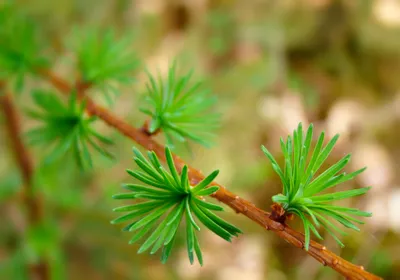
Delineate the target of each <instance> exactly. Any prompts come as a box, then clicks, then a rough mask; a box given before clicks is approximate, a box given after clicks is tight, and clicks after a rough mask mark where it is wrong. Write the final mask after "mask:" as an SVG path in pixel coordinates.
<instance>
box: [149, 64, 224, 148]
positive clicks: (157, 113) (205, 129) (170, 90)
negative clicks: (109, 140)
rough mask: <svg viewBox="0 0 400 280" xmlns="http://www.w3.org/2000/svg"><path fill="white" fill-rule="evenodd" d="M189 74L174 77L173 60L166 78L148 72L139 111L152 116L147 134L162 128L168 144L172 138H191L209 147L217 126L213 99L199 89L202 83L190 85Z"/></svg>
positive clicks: (183, 140)
mask: <svg viewBox="0 0 400 280" xmlns="http://www.w3.org/2000/svg"><path fill="white" fill-rule="evenodd" d="M191 76H192V72H189V73H188V74H186V75H183V76H177V74H176V64H175V63H173V65H172V66H171V67H170V68H169V71H168V77H167V78H166V79H165V80H163V79H162V78H161V77H160V76H158V78H155V77H153V76H152V75H151V74H149V80H150V83H149V84H147V95H146V98H145V106H143V107H142V108H141V111H142V112H143V113H145V114H147V115H149V116H150V117H151V122H150V133H153V132H155V131H156V130H158V129H161V130H162V132H163V133H164V135H165V137H166V139H167V143H168V145H169V146H173V143H174V139H175V140H178V141H180V142H186V141H187V140H188V139H190V140H192V141H195V142H197V143H200V144H202V145H204V146H206V147H209V146H210V145H211V144H212V142H213V139H214V133H213V132H214V131H215V129H216V128H217V127H218V126H219V118H220V116H219V114H216V113H215V112H214V111H213V106H214V104H215V102H216V98H215V97H212V96H210V95H209V94H208V92H207V91H206V90H204V89H202V88H201V85H202V83H201V82H197V83H195V84H190V78H191Z"/></svg>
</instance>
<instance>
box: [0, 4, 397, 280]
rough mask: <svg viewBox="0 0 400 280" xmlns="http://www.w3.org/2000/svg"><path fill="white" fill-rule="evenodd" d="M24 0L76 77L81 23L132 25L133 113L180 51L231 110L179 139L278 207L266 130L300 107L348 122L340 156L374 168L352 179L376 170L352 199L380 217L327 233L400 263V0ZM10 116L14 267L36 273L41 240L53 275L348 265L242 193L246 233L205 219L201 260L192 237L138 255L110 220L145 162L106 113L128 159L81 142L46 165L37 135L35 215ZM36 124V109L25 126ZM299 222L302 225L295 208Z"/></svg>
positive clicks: (372, 267)
mask: <svg viewBox="0 0 400 280" xmlns="http://www.w3.org/2000/svg"><path fill="white" fill-rule="evenodd" d="M16 2H17V3H18V4H17V5H19V7H20V8H21V9H22V10H24V11H26V12H27V13H28V14H29V15H30V16H31V17H32V18H33V19H34V20H35V23H37V25H38V26H39V27H40V29H41V31H42V32H43V34H45V35H46V36H45V38H46V39H47V40H48V43H47V47H48V54H49V56H50V57H52V58H53V62H54V71H55V72H56V73H58V74H59V75H61V76H62V77H64V78H65V79H66V80H68V81H73V80H74V79H75V78H76V76H77V72H76V67H75V64H74V58H73V56H72V55H71V53H70V51H69V49H68V40H69V39H68V38H70V33H71V31H72V30H73V28H74V27H78V28H79V27H87V26H90V27H95V28H102V29H106V28H109V27H113V28H115V29H116V30H117V31H118V33H120V34H124V33H131V34H132V36H133V38H134V40H133V44H132V49H134V50H135V51H136V52H137V54H138V57H139V58H140V59H141V61H142V66H141V68H140V69H139V71H138V72H137V73H136V76H137V82H136V83H135V84H134V85H133V86H131V87H124V88H121V94H120V95H119V96H118V98H116V100H115V103H114V104H113V105H112V106H111V110H113V111H114V112H115V113H116V114H117V115H118V116H120V117H122V118H124V119H125V120H127V121H128V122H129V123H131V124H132V125H135V126H140V125H142V124H143V122H144V121H145V117H144V115H143V114H141V113H140V112H139V111H138V105H139V103H140V101H141V98H142V96H143V93H144V92H145V82H146V75H145V72H144V71H143V70H145V69H149V70H150V71H151V72H154V71H156V69H159V70H160V72H161V73H164V74H165V73H166V71H167V70H168V64H169V63H170V62H172V61H173V59H175V58H177V59H178V62H179V67H180V68H181V69H194V70H195V76H196V77H201V78H204V79H205V81H206V84H207V86H208V87H209V88H210V89H211V91H212V92H213V93H214V94H215V95H217V96H218V98H219V102H218V110H219V111H220V112H222V114H223V123H222V127H221V129H220V130H219V132H218V142H217V144H216V145H215V146H214V147H213V148H211V149H206V148H202V147H199V146H198V145H191V151H190V152H188V150H187V149H186V148H184V147H179V148H178V150H177V153H178V154H179V155H181V156H182V157H183V158H184V159H185V160H186V161H187V162H188V163H190V164H192V165H193V166H195V167H197V168H199V169H200V170H202V171H204V173H208V172H210V171H212V170H214V169H220V171H221V172H220V175H219V177H218V182H220V183H222V184H224V185H226V186H227V187H228V188H229V189H230V190H232V191H233V192H235V193H237V194H238V195H240V196H242V197H244V198H246V199H248V200H250V201H252V202H254V203H255V204H256V205H257V206H258V207H260V208H263V209H266V210H267V211H268V210H269V207H270V205H271V196H272V195H274V194H276V193H279V192H280V191H281V186H280V181H279V178H278V176H277V175H275V174H274V173H273V172H272V169H271V166H270V164H269V163H268V161H267V159H266V158H265V156H264V155H263V154H262V152H261V150H260V145H262V144H263V145H266V146H267V147H268V148H269V149H270V150H271V151H272V152H273V154H274V155H279V137H281V136H286V135H287V134H289V133H290V132H291V131H292V130H293V129H294V128H295V127H296V126H297V124H298V123H299V122H303V124H305V125H308V124H309V123H310V122H312V123H314V125H315V126H316V130H317V132H320V131H322V130H326V132H327V134H328V135H329V136H333V135H334V134H335V133H340V134H341V138H340V140H339V143H338V145H337V147H336V148H335V150H334V152H333V154H332V155H331V157H330V160H328V164H329V161H330V163H332V162H334V161H337V160H338V159H339V158H341V157H342V156H343V155H344V154H345V153H352V155H353V159H352V162H351V164H350V165H351V166H350V168H349V169H351V170H356V169H359V168H361V167H363V166H368V169H367V171H366V172H364V173H363V174H361V175H360V176H359V177H358V178H357V179H356V180H354V181H353V185H351V184H347V185H345V186H339V187H337V188H338V189H340V188H351V187H355V186H369V185H371V186H373V188H372V190H371V191H370V192H369V193H367V195H364V196H362V197H360V198H357V199H353V200H349V201H346V203H347V205H348V206H353V207H358V208H360V209H362V210H365V211H372V212H373V217H372V218H369V219H367V220H366V222H367V223H366V225H365V226H362V230H361V232H360V233H357V232H350V231H348V232H349V235H348V236H346V237H344V238H343V241H344V243H345V244H346V247H345V248H343V249H341V248H340V247H339V246H338V245H337V244H336V243H335V242H334V240H333V239H332V238H330V237H328V236H327V238H326V240H324V241H323V244H324V245H325V246H327V247H328V248H329V249H331V250H332V251H334V252H335V253H337V254H339V255H340V256H342V257H344V258H345V259H347V260H349V261H351V262H353V263H356V264H359V265H363V266H364V267H365V269H366V270H368V271H371V272H373V273H375V274H378V275H379V276H382V277H384V278H385V279H400V175H399V173H397V171H398V170H399V167H400V163H399V160H398V159H399V157H400V145H399V139H400V78H399V70H400V1H397V0H375V1H374V0H352V1H346V0H343V1H336V0H331V1H330V0H280V1H277V0H252V1H239V0H237V1H233V0H232V1H228V0H226V1H224V0H190V1H189V0H186V1H184V0H118V1H111V0H110V1H106V0H96V1H95V0H86V1H80V0H74V1H67V0H58V1H50V0H35V1H16ZM0 28H1V26H0ZM0 44H1V42H0ZM66 46H67V47H66ZM38 87H40V88H49V89H51V86H49V85H48V84H47V83H45V82H43V81H41V80H35V79H31V80H29V81H28V82H27V87H26V89H25V94H22V95H19V96H17V97H16V98H17V104H18V108H19V109H20V110H21V111H23V110H24V109H25V108H27V107H29V106H30V105H32V100H31V98H30V96H29V94H27V93H29V91H30V90H31V89H34V88H38ZM91 94H92V96H93V97H95V98H96V99H98V101H99V102H103V103H104V100H103V99H102V98H101V97H98V96H96V92H95V91H93V92H91ZM0 120H1V123H0V125H1V130H0V131H1V137H0V151H1V152H0V213H1V214H0V216H1V218H0V219H1V221H0V279H29V276H28V275H27V273H26V270H25V269H26V266H25V265H24V264H25V263H26V262H30V263H32V262H35V260H37V258H38V256H40V255H43V256H45V257H46V258H47V259H48V261H49V263H50V265H51V269H52V279H230V280H236V279H237V280H239V279H255V280H257V279H273V280H284V279H342V278H341V276H340V275H339V274H337V273H336V272H334V271H333V270H331V269H330V268H326V267H323V266H321V265H320V264H319V263H318V262H317V261H315V260H314V259H312V258H311V257H309V256H308V255H307V254H306V253H305V252H303V251H301V250H299V249H297V248H295V247H293V246H291V245H289V244H287V243H286V242H284V241H283V240H281V239H279V238H277V237H276V236H275V235H274V234H273V233H272V232H266V231H265V230H263V229H262V228H260V227H259V226H258V225H256V224H254V223H252V222H251V221H250V220H248V219H247V218H245V217H243V216H241V215H237V214H235V213H234V212H233V211H232V210H230V209H227V211H226V213H224V214H223V216H224V218H226V219H227V220H228V221H230V222H232V223H234V224H236V225H238V226H239V227H240V228H242V229H243V231H244V235H242V236H240V238H238V239H236V240H234V242H233V243H232V244H229V243H227V242H225V241H224V240H222V239H220V238H219V237H217V236H215V235H213V234H212V233H210V232H207V231H204V232H201V233H200V235H199V236H200V242H201V245H202V247H203V248H204V249H203V253H204V258H205V265H204V267H202V268H200V266H199V265H198V264H195V265H193V266H191V265H190V264H189V261H188V260H187V256H186V252H185V247H184V246H185V243H184V242H185V240H184V238H183V237H181V238H180V239H179V240H178V241H179V242H177V244H176V245H177V246H176V248H175V250H174V251H173V253H172V256H171V258H170V260H169V262H168V263H167V264H166V265H162V264H161V263H160V261H159V257H158V256H150V255H147V254H143V255H137V254H136V251H137V249H138V245H128V241H129V238H130V234H129V233H126V232H121V231H120V228H121V227H119V226H114V225H110V223H109V221H110V220H111V219H113V218H115V217H116V214H115V213H113V212H112V211H111V209H112V208H114V207H116V206H119V205H118V202H117V201H113V200H112V199H111V195H112V194H115V193H118V192H120V191H121V188H120V184H121V183H123V182H130V180H131V179H130V178H129V177H128V175H127V174H126V173H125V169H126V168H134V164H133V160H132V152H131V148H132V146H133V142H131V141H130V140H129V139H127V138H125V137H123V136H121V135H119V134H118V133H117V132H116V131H114V130H113V129H111V128H109V127H107V126H105V125H104V124H102V123H100V124H99V125H98V127H99V130H100V131H102V133H104V134H105V135H107V136H109V137H111V138H112V139H113V140H114V142H115V145H114V146H113V147H112V148H111V150H112V152H114V153H115V155H116V159H117V160H116V161H115V162H112V161H109V160H105V159H103V158H101V157H98V158H95V168H94V169H93V170H92V171H90V172H86V173H83V172H81V171H79V170H78V169H77V167H75V165H74V164H73V163H72V160H71V159H70V158H65V159H63V160H62V161H61V162H59V163H57V164H53V165H51V166H48V165H44V164H43V163H42V162H41V159H42V158H43V150H40V149H37V148H35V147H31V152H32V154H33V155H34V158H35V166H36V174H35V185H36V188H37V190H38V191H40V192H41V193H43V203H44V205H45V213H46V224H45V226H43V227H42V228H40V229H35V230H34V231H32V230H29V229H26V223H25V215H24V211H23V207H21V202H22V200H21V197H20V195H19V193H20V190H21V178H20V174H19V170H18V167H17V165H16V164H15V161H14V159H13V155H12V152H11V151H10V149H9V143H8V139H7V137H6V134H5V130H4V129H3V128H4V118H3V116H2V115H1V116H0ZM33 124H34V123H33V122H32V121H31V120H29V118H27V117H26V115H25V116H24V118H23V128H24V130H25V131H26V130H27V129H29V128H30V127H31V126H32V125H33ZM157 137H159V138H160V141H163V138H162V136H157ZM94 156H96V154H94ZM278 159H279V158H278ZM280 159H281V158H280ZM349 171H350V170H349ZM291 225H292V226H293V227H295V228H296V229H298V230H302V227H301V225H299V224H298V221H296V220H295V221H293V222H291Z"/></svg>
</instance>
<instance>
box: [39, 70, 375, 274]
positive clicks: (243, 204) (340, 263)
mask: <svg viewBox="0 0 400 280" xmlns="http://www.w3.org/2000/svg"><path fill="white" fill-rule="evenodd" d="M40 73H41V75H42V76H43V77H44V78H45V79H47V80H48V81H49V82H50V83H51V84H52V85H53V86H54V87H56V88H57V89H58V90H60V91H61V92H62V93H64V94H69V92H70V91H71V89H72V87H71V86H70V85H69V84H68V83H67V82H65V81H64V80H62V79H60V78H59V77H57V76H56V75H54V74H53V73H52V72H50V71H47V70H42V71H40ZM89 86H90V85H87V84H86V85H85V84H78V85H77V90H78V92H82V91H84V90H86V89H87V88H88V87H89ZM86 101H87V103H86V104H87V107H86V110H87V112H88V113H89V114H90V115H95V116H97V117H99V118H100V119H102V120H103V121H104V122H106V123H107V124H108V125H109V126H111V127H113V128H115V129H117V130H118V131H119V132H120V133H122V134H124V135H125V136H126V137H128V138H130V139H131V140H133V141H134V142H136V143H137V144H139V145H140V146H142V147H143V148H145V149H147V150H150V151H154V152H155V153H156V154H157V156H158V157H159V158H161V159H162V160H164V161H165V155H164V146H163V145H160V144H159V143H157V142H156V141H155V140H154V139H153V138H152V137H151V135H149V134H148V133H146V132H144V131H143V130H142V129H137V128H135V127H133V126H131V125H130V124H128V123H126V122H125V121H124V120H122V119H120V118H118V117H117V116H115V115H114V114H113V113H112V112H110V111H109V110H107V109H106V108H104V107H102V106H99V105H97V104H96V103H95V102H94V101H93V100H92V99H91V98H89V97H86ZM174 161H175V164H176V167H177V169H179V170H182V168H183V166H184V165H187V164H186V163H185V162H184V161H183V160H182V159H181V158H180V157H178V156H177V155H174ZM188 169H189V177H190V181H191V183H192V184H193V185H194V184H197V183H198V182H199V181H201V180H202V179H203V178H204V175H203V174H202V173H201V172H200V171H199V170H197V169H195V168H193V167H190V166H188ZM213 184H215V185H217V186H219V187H220V189H219V190H218V191H217V192H216V193H214V194H213V195H212V196H213V197H214V198H216V199H218V200H219V201H221V202H222V203H224V204H226V205H228V206H229V207H231V208H232V209H233V210H234V211H235V212H236V213H241V214H243V215H245V216H246V217H248V218H249V219H251V220H253V221H254V222H256V223H257V224H259V225H261V226H262V227H263V228H265V229H267V230H271V231H273V232H275V233H276V234H277V235H278V236H279V237H281V238H282V239H284V240H285V241H286V242H288V243H290V244H292V245H294V246H295V247H298V248H301V249H303V250H304V242H305V238H304V234H302V233H300V232H298V231H295V230H294V229H292V228H291V227H289V226H288V225H286V224H282V223H279V222H276V221H274V220H272V219H271V218H270V213H268V212H265V211H263V210H261V209H259V208H257V207H256V206H255V205H254V204H252V203H251V202H249V201H247V200H245V199H243V198H240V197H239V196H237V195H235V194H234V193H232V192H230V191H229V190H227V189H226V188H225V187H224V186H223V185H221V184H218V183H215V182H214V183H213ZM304 251H305V250H304ZM305 252H306V253H307V254H309V255H310V256H312V257H313V258H314V259H316V260H317V261H319V262H320V263H321V264H323V265H324V266H329V267H331V268H332V269H334V270H336V271H337V272H338V273H340V274H341V275H343V276H344V277H346V279H356V280H377V279H382V278H380V277H378V276H376V275H374V274H372V273H369V272H367V271H365V270H364V267H362V266H357V265H355V264H352V263H351V262H348V261H346V260H345V259H343V258H341V257H339V256H337V255H336V254H334V253H333V252H331V251H329V250H328V249H326V247H325V246H323V245H321V244H319V243H317V242H315V241H312V240H311V242H310V247H309V250H308V251H305Z"/></svg>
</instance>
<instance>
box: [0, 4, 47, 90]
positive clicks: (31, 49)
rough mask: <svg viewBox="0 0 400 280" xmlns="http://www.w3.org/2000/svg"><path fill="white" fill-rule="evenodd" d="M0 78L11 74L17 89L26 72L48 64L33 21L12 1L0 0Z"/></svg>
mask: <svg viewBox="0 0 400 280" xmlns="http://www.w3.org/2000/svg"><path fill="white" fill-rule="evenodd" d="M0 42H1V43H0V79H10V78H13V79H14V81H15V84H14V87H15V90H16V91H17V92H20V91H21V90H22V88H23V85H24V80H25V75H26V74H27V73H34V72H35V71H36V70H37V69H39V68H43V67H46V66H48V61H47V60H46V59H44V57H43V55H42V49H44V47H43V45H42V44H41V43H40V40H39V38H38V33H37V30H36V27H35V24H33V23H32V22H31V21H30V20H29V19H28V18H27V17H25V16H24V15H23V14H22V13H19V12H17V11H16V9H15V7H13V5H11V4H7V3H6V4H0Z"/></svg>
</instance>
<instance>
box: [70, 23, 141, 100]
mask: <svg viewBox="0 0 400 280" xmlns="http://www.w3.org/2000/svg"><path fill="white" fill-rule="evenodd" d="M74 39H75V41H74V43H75V44H74V46H73V48H74V51H75V54H76V56H77V60H78V68H79V70H80V72H81V75H82V79H83V82H85V83H90V84H91V85H92V86H94V87H96V88H98V89H100V90H102V92H103V94H104V96H105V98H106V99H107V101H108V102H111V101H112V95H113V94H114V95H115V94H116V93H118V89H117V88H116V85H117V84H131V83H132V82H133V81H134V80H135V79H134V78H133V77H132V74H133V72H134V70H136V69H137V67H138V66H139V60H138V58H137V57H136V55H135V53H134V52H133V51H132V40H131V38H130V37H128V36H126V37H123V38H121V39H118V38H116V36H115V34H114V32H113V31H112V30H108V31H106V32H103V33H101V32H100V31H95V30H84V31H83V32H78V33H77V35H76V37H75V38H74Z"/></svg>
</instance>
